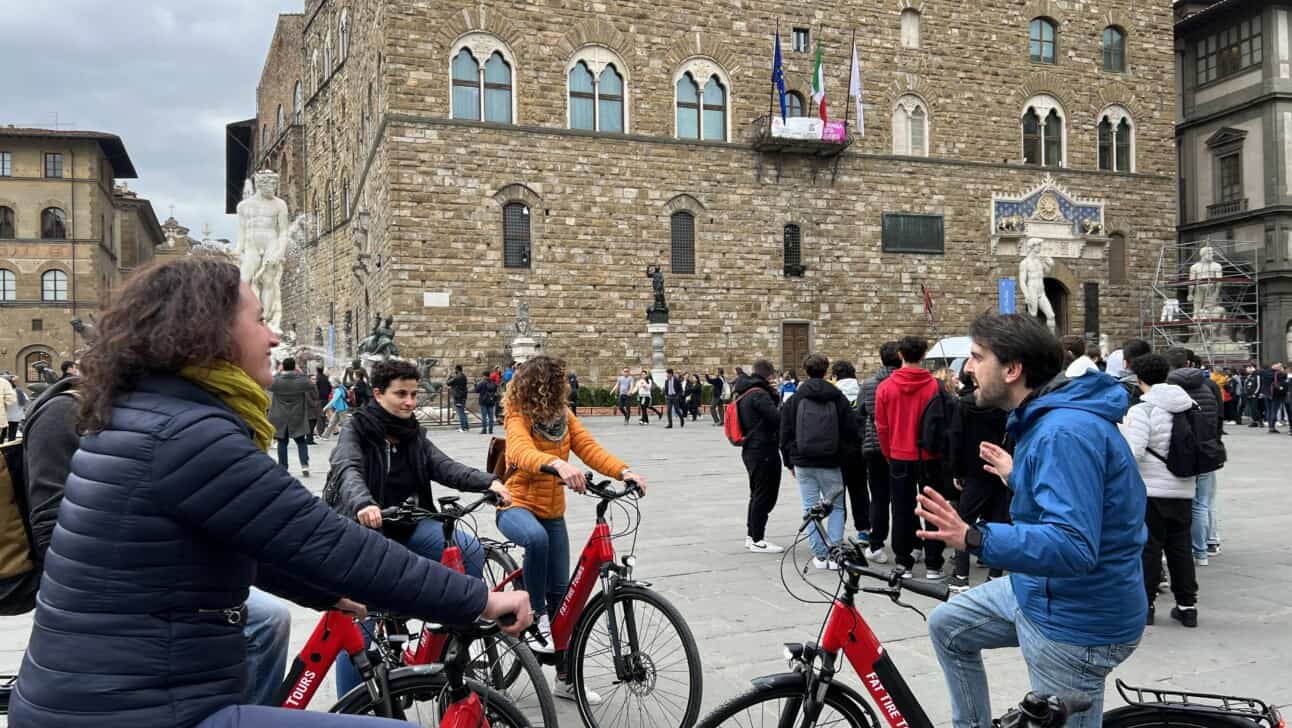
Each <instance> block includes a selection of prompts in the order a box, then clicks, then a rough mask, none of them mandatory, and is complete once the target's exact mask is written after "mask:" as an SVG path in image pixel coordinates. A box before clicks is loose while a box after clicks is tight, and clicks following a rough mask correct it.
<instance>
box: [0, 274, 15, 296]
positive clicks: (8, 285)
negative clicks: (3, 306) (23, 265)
mask: <svg viewBox="0 0 1292 728" xmlns="http://www.w3.org/2000/svg"><path fill="white" fill-rule="evenodd" d="M16 298H18V277H17V276H15V275H14V273H13V271H11V270H9V269H7V268H0V301H13V300H15V299H16Z"/></svg>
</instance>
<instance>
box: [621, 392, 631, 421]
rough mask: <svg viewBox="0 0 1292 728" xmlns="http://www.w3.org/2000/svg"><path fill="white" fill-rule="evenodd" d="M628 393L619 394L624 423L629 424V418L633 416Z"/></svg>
mask: <svg viewBox="0 0 1292 728" xmlns="http://www.w3.org/2000/svg"><path fill="white" fill-rule="evenodd" d="M628 399H629V398H628V395H626V394H621V395H619V411H620V412H622V413H624V424H625V425H626V424H628V418H629V417H632V416H633V410H632V407H631V406H630V405H629V404H628Z"/></svg>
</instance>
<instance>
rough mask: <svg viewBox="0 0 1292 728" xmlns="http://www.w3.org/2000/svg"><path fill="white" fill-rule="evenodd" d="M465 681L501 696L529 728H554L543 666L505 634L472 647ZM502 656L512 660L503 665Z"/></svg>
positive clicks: (552, 699) (553, 710)
mask: <svg viewBox="0 0 1292 728" xmlns="http://www.w3.org/2000/svg"><path fill="white" fill-rule="evenodd" d="M472 648H473V649H472V655H471V661H470V663H469V664H468V667H467V670H468V673H467V674H468V677H471V678H473V679H475V680H478V681H480V682H481V683H484V684H486V685H488V686H489V687H491V688H493V689H494V690H497V691H498V692H500V693H502V694H503V695H504V696H506V698H507V699H508V700H509V701H511V704H512V705H514V706H515V707H516V709H517V710H519V711H520V712H521V713H522V714H524V716H525V718H526V719H527V720H529V722H530V725H531V726H533V728H556V726H557V725H558V724H559V720H558V718H557V714H556V698H555V697H554V696H553V695H552V688H551V686H550V685H548V683H547V678H546V677H545V676H544V675H543V666H542V665H541V664H540V663H539V661H538V658H537V657H536V656H535V655H534V652H533V651H532V650H530V649H529V646H528V645H527V644H525V641H524V640H519V639H517V638H515V637H512V636H510V635H505V634H499V635H495V636H490V637H485V638H482V639H480V640H476V641H475V642H473V643H472ZM505 656H511V657H512V658H513V659H512V660H510V661H509V662H504V658H505Z"/></svg>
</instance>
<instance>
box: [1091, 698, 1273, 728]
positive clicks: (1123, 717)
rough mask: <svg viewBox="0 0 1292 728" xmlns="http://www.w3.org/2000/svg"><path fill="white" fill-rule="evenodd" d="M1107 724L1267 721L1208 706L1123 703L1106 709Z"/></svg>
mask: <svg viewBox="0 0 1292 728" xmlns="http://www.w3.org/2000/svg"><path fill="white" fill-rule="evenodd" d="M1103 724H1104V728H1257V727H1258V726H1262V725H1264V724H1263V723H1258V722H1257V721H1255V720H1251V719H1248V718H1243V717H1242V716H1237V715H1231V714H1227V713H1220V712H1217V711H1214V710H1212V709H1210V708H1208V707H1205V706H1195V707H1191V708H1181V707H1179V706H1173V705H1160V706H1154V705H1152V704H1148V705H1123V706H1122V707H1120V708H1114V709H1113V710H1110V711H1108V712H1107V713H1104V723H1103Z"/></svg>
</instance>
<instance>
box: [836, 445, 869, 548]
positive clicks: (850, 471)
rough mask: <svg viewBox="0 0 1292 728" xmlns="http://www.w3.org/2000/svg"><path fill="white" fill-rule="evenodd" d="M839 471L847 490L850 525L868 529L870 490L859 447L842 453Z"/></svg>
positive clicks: (860, 529)
mask: <svg viewBox="0 0 1292 728" xmlns="http://www.w3.org/2000/svg"><path fill="white" fill-rule="evenodd" d="M839 471H840V472H841V473H843V487H844V488H845V489H847V491H848V507H849V508H851V509H852V525H854V526H856V527H857V530H858V531H869V530H870V490H869V489H868V488H867V487H866V458H865V457H863V456H862V454H861V449H860V448H857V449H855V450H849V451H847V452H846V453H844V456H843V462H841V463H840V464H839Z"/></svg>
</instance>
